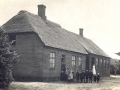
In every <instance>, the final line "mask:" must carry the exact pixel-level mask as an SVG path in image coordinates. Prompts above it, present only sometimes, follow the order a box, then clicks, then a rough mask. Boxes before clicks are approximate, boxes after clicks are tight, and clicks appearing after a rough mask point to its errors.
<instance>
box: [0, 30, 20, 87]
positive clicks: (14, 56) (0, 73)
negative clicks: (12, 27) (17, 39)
mask: <svg viewBox="0 0 120 90" xmlns="http://www.w3.org/2000/svg"><path fill="white" fill-rule="evenodd" d="M11 44H12V42H8V35H7V34H6V33H5V31H4V30H3V29H2V28H0V88H5V87H8V86H9V84H10V83H11V82H12V81H13V80H14V79H13V76H12V68H13V64H15V63H17V62H18V61H19V55H18V53H17V52H16V51H11Z"/></svg>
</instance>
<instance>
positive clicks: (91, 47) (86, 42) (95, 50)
mask: <svg viewBox="0 0 120 90" xmlns="http://www.w3.org/2000/svg"><path fill="white" fill-rule="evenodd" d="M67 32H68V33H69V34H70V35H71V36H72V37H73V38H74V39H75V40H76V41H77V42H79V43H80V44H81V45H82V46H83V47H84V48H85V49H86V50H87V52H88V53H92V54H96V55H100V56H105V57H110V56H108V55H107V54H106V53H105V52H104V51H103V50H102V49H100V48H99V47H98V46H97V45H96V44H95V43H94V42H93V41H91V40H90V39H87V38H85V37H81V36H80V35H77V34H75V33H72V32H70V31H67Z"/></svg>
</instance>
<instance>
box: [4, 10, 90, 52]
mask: <svg viewBox="0 0 120 90" xmlns="http://www.w3.org/2000/svg"><path fill="white" fill-rule="evenodd" d="M2 27H3V28H4V29H5V30H6V32H8V33H20V32H22V33H24V32H35V33H37V34H38V36H39V37H40V39H41V40H42V42H43V43H44V44H45V45H46V46H50V47H54V48H59V49H63V50H68V51H73V52H78V53H82V54H88V53H87V52H86V50H85V49H84V48H83V47H82V46H81V45H80V44H79V43H78V42H77V41H76V40H75V39H74V38H73V37H71V35H69V34H68V33H67V32H66V30H64V29H63V28H62V27H61V26H60V25H58V24H56V23H53V22H51V21H49V20H43V19H42V18H41V17H40V16H38V15H34V14H32V13H29V12H27V11H20V12H19V13H18V14H17V15H15V16H14V17H13V18H11V19H10V20H9V21H8V22H7V23H5V24H4V25H3V26H2Z"/></svg>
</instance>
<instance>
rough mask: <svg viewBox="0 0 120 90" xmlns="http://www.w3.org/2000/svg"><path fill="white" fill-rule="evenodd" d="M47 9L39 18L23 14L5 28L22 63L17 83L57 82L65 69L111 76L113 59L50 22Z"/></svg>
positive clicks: (17, 69) (17, 67) (18, 66)
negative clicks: (111, 60)
mask: <svg viewBox="0 0 120 90" xmlns="http://www.w3.org/2000/svg"><path fill="white" fill-rule="evenodd" d="M45 8H46V7H45V6H44V5H38V15H34V14H32V13H29V12H27V11H20V12H19V13H18V14H17V15H15V16H14V17H13V18H11V19H10V20H9V21H8V22H6V23H5V24H4V25H3V26H2V28H3V29H5V30H6V32H7V33H8V34H9V40H10V41H13V40H14V41H15V42H14V43H13V45H12V49H13V50H17V51H18V53H19V54H20V59H21V60H20V62H19V63H18V64H16V65H15V66H14V68H13V75H14V77H15V78H16V79H23V80H32V79H33V80H49V79H52V80H55V79H59V78H60V74H61V71H63V70H64V67H67V68H68V70H73V71H74V74H75V73H76V72H77V71H82V70H89V71H90V70H91V69H92V66H93V65H96V70H97V72H99V73H100V74H101V76H109V75H110V67H109V65H110V57H109V56H108V55H107V54H106V53H105V52H104V51H102V50H101V49H100V48H99V47H98V46H97V45H96V44H95V43H94V42H92V41H91V40H90V39H87V38H85V37H84V36H83V29H82V28H81V29H79V31H80V34H79V35H77V34H75V33H72V32H70V31H68V30H65V29H63V28H62V27H61V26H60V25H59V24H56V23H54V22H51V21H49V20H48V19H47V17H46V15H45Z"/></svg>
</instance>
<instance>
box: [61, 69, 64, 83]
mask: <svg viewBox="0 0 120 90" xmlns="http://www.w3.org/2000/svg"><path fill="white" fill-rule="evenodd" d="M60 79H61V81H63V80H64V71H61V78H60Z"/></svg>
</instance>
